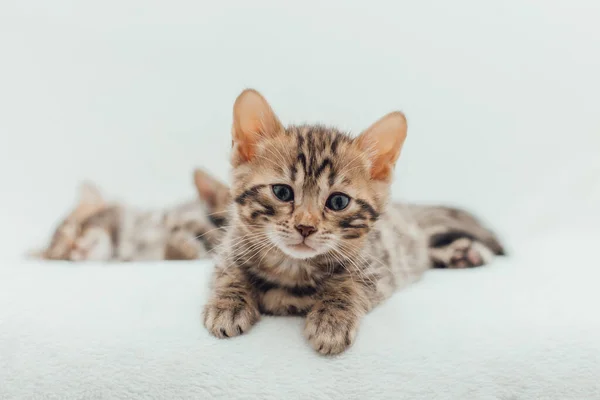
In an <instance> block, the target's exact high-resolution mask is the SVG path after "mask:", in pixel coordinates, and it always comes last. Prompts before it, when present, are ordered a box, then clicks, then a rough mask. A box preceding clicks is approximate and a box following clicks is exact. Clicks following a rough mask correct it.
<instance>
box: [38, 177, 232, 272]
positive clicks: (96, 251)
mask: <svg viewBox="0 0 600 400" xmlns="http://www.w3.org/2000/svg"><path fill="white" fill-rule="evenodd" d="M212 181H214V183H213V184H212V185H213V186H210V187H209V186H208V185H209V184H210V183H211V182H212ZM194 182H195V184H196V188H197V190H198V194H199V196H200V198H199V199H196V200H193V201H190V202H187V203H183V204H179V205H177V206H175V207H172V208H168V209H165V210H150V211H145V210H139V209H137V208H135V207H130V206H127V205H123V204H119V203H109V202H107V201H106V200H105V199H104V197H103V196H102V195H101V193H100V191H99V190H98V189H97V188H96V187H95V186H94V185H92V184H91V183H89V182H88V183H84V184H82V185H81V187H80V196H79V201H78V203H77V205H76V206H75V209H74V210H73V211H72V212H71V213H70V214H69V215H67V217H66V218H64V220H63V221H62V222H61V223H60V224H59V225H58V227H57V228H56V230H55V231H54V234H53V235H52V239H51V241H50V244H49V246H48V247H47V248H46V249H44V250H41V251H38V252H35V253H33V254H32V255H35V256H37V257H39V258H43V259H50V260H69V261H150V260H191V259H196V258H204V257H207V256H208V251H209V250H210V249H211V248H212V247H213V246H214V245H215V244H216V243H217V242H218V239H219V238H220V236H219V235H220V234H219V230H218V229H215V228H216V227H215V226H214V225H213V224H212V223H211V222H210V220H209V219H208V218H207V216H206V214H207V211H206V209H207V207H211V208H214V207H215V206H214V205H213V204H210V203H209V202H208V201H206V202H205V201H201V199H209V200H210V199H212V198H214V199H215V201H216V199H218V196H219V195H220V194H219V193H217V192H216V191H215V190H216V189H217V188H218V187H217V186H215V185H216V184H218V182H217V181H216V180H214V178H212V177H211V176H210V175H208V174H207V173H206V172H204V171H202V170H196V171H195V172H194ZM211 190H213V191H215V193H214V194H211ZM221 236H222V235H221Z"/></svg>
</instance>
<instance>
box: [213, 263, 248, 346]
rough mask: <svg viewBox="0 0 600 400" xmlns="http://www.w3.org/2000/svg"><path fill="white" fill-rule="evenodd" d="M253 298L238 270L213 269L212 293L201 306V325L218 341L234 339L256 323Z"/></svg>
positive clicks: (246, 280) (242, 275) (244, 277)
mask: <svg viewBox="0 0 600 400" xmlns="http://www.w3.org/2000/svg"><path fill="white" fill-rule="evenodd" d="M259 319H260V313H259V311H258V303H257V296H256V293H255V292H254V289H253V288H252V285H251V284H250V282H248V279H247V278H246V276H245V275H244V274H243V272H242V271H240V270H239V269H237V268H235V267H230V268H223V267H217V268H216V270H215V281H214V286H213V292H212V295H211V298H210V299H209V301H208V303H207V304H206V306H205V307H204V326H205V327H206V329H208V331H209V332H210V333H211V334H213V335H214V336H216V337H218V338H227V337H232V336H238V335H241V334H242V333H244V332H246V331H248V330H249V329H250V328H251V327H252V325H254V324H255V323H257V322H258V320H259Z"/></svg>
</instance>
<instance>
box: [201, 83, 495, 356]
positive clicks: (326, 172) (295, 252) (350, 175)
mask: <svg viewBox="0 0 600 400" xmlns="http://www.w3.org/2000/svg"><path fill="white" fill-rule="evenodd" d="M233 111H234V112H233V115H234V118H233V129H232V135H233V154H232V166H233V180H232V187H231V193H232V198H233V200H234V201H233V204H232V206H231V212H230V215H229V216H228V218H229V221H228V228H227V231H226V233H225V237H224V238H223V242H222V245H221V246H220V247H219V251H218V254H217V264H216V269H215V274H214V282H213V288H212V294H211V296H210V298H209V300H208V302H207V304H206V306H205V309H204V325H205V326H206V328H207V329H208V330H209V332H210V333H211V334H213V335H215V336H217V337H219V338H224V337H232V336H237V335H240V334H242V333H244V332H246V331H248V330H249V329H250V328H251V327H252V325H254V324H255V323H256V322H257V321H258V320H259V318H260V314H261V313H264V314H276V315H305V316H306V322H305V328H304V334H305V336H306V338H307V339H308V341H309V343H310V344H311V346H312V347H313V348H314V349H315V350H317V351H318V352H319V353H322V354H336V353H340V352H342V351H344V350H345V349H347V348H348V347H349V346H351V345H352V343H353V342H354V340H355V338H356V334H357V331H358V326H359V324H360V321H361V319H362V317H363V315H365V314H366V313H367V312H368V311H369V310H371V309H372V308H373V307H375V306H376V305H378V304H379V303H381V302H383V301H384V300H385V299H387V298H388V297H390V296H391V295H392V294H393V293H394V291H395V290H397V289H398V288H401V287H403V286H405V285H407V284H408V283H410V282H412V281H414V280H416V279H418V278H419V277H420V276H421V275H422V274H423V272H424V271H426V270H427V269H428V268H431V267H435V266H439V267H441V266H443V267H450V268H460V267H467V266H475V265H481V264H483V263H484V262H486V261H489V260H490V259H491V257H492V256H493V255H494V254H501V253H502V252H503V250H502V247H501V246H500V244H499V243H498V241H497V239H496V238H495V237H494V235H493V234H492V233H491V232H489V231H488V230H486V229H485V228H484V227H482V226H481V225H480V224H479V222H478V221H477V220H476V219H475V218H473V217H471V216H470V215H468V214H466V213H464V212H462V211H459V210H454V209H449V208H432V207H424V206H413V205H395V204H388V198H389V188H390V184H391V182H392V171H393V168H394V165H395V163H396V160H397V159H398V157H399V156H400V151H401V149H402V146H403V144H404V140H405V138H406V132H407V125H406V120H405V117H404V115H403V114H402V113H400V112H393V113H390V114H388V115H386V116H385V117H383V118H382V119H380V120H379V121H377V122H375V124H373V125H372V126H371V127H369V128H368V129H367V130H365V131H364V132H363V133H362V134H361V135H359V136H358V137H356V138H352V137H350V136H349V135H347V134H345V133H343V132H340V131H338V130H337V129H333V128H326V127H323V126H319V125H302V126H288V127H284V126H283V125H282V124H281V123H280V122H279V120H278V118H277V117H276V115H275V114H274V112H273V110H272V109H271V107H270V106H269V104H268V103H267V101H266V100H265V99H264V98H263V97H262V96H261V95H260V94H259V93H258V92H256V91H254V90H246V91H244V92H242V94H241V95H240V96H239V97H238V98H237V100H236V102H235V105H234V110H233Z"/></svg>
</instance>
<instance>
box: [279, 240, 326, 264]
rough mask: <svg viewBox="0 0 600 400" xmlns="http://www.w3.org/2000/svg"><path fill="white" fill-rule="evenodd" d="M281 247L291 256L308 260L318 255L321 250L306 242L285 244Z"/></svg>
mask: <svg viewBox="0 0 600 400" xmlns="http://www.w3.org/2000/svg"><path fill="white" fill-rule="evenodd" d="M280 249H281V250H282V251H283V252H284V253H285V254H287V255H288V256H290V257H293V258H298V259H302V260H306V259H308V258H312V257H314V256H316V255H317V254H318V253H319V252H318V250H317V249H315V248H313V247H310V246H309V245H307V244H306V243H304V242H300V243H296V244H284V245H283V246H281V247H280Z"/></svg>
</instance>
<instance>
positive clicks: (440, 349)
mask: <svg viewBox="0 0 600 400" xmlns="http://www.w3.org/2000/svg"><path fill="white" fill-rule="evenodd" d="M594 246H595V243H593V240H591V239H589V237H587V239H586V236H583V235H579V236H577V235H574V234H573V235H572V234H569V233H568V232H567V233H564V234H561V235H560V236H559V235H555V236H546V237H540V238H539V239H538V240H536V241H535V242H533V241H532V242H529V243H527V244H526V245H525V246H524V247H523V249H525V251H521V252H519V251H517V252H515V253H514V254H513V255H512V256H511V257H508V258H505V259H499V260H498V261H497V262H495V263H493V264H492V265H490V266H488V267H484V268H478V269H472V270H463V271H447V270H442V271H430V272H428V273H427V274H426V275H425V277H424V278H423V279H422V280H421V281H419V282H418V283H416V284H414V285H412V286H411V287H409V288H407V289H406V290H404V291H401V292H399V293H397V294H396V295H394V296H393V297H392V299H391V300H389V301H388V302H386V303H385V304H383V305H382V306H380V307H378V308H376V309H375V310H373V311H372V312H371V313H370V314H369V315H367V316H366V318H365V319H364V321H363V323H362V327H361V330H360V332H359V336H358V338H357V341H356V344H355V345H354V346H353V347H352V348H351V349H350V350H349V351H348V352H347V353H345V354H342V355H340V356H337V357H331V358H325V357H322V356H319V355H317V354H316V353H315V352H314V351H313V350H311V348H310V347H309V346H308V344H307V343H306V341H305V340H304V338H303V336H302V324H303V320H302V319H301V318H283V317H263V319H262V321H261V322H259V323H258V325H256V326H255V327H254V328H253V329H252V330H251V331H250V332H249V333H248V334H247V335H244V336H242V337H239V338H234V339H227V340H218V339H215V338H213V337H211V336H209V334H208V333H207V332H206V331H205V330H204V329H203V327H202V325H201V322H200V313H201V308H202V305H203V303H204V301H205V300H206V297H207V295H208V285H209V278H210V272H211V271H210V269H211V263H210V262H190V263H155V264H149V263H146V264H141V263H140V264H128V265H99V264H97V265H93V264H88V265H83V266H82V265H72V264H61V263H50V264H48V263H46V264H41V263H32V262H27V263H25V262H23V264H22V265H10V266H4V267H3V268H0V399H11V400H12V399H134V398H135V399H138V398H140V399H142V398H143V399H211V398H223V399H226V398H241V399H282V398H287V399H307V398H309V399H428V400H430V399H561V400H565V399H600V384H599V381H600V380H599V377H600V316H599V315H600V314H599V313H598V312H597V305H598V304H599V302H600V293H599V292H598V291H597V282H598V278H600V271H599V269H598V266H597V265H595V258H594V257H593V254H592V253H591V250H590V252H588V251H586V249H592V248H594Z"/></svg>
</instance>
